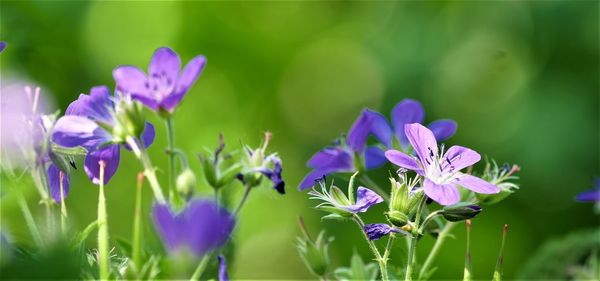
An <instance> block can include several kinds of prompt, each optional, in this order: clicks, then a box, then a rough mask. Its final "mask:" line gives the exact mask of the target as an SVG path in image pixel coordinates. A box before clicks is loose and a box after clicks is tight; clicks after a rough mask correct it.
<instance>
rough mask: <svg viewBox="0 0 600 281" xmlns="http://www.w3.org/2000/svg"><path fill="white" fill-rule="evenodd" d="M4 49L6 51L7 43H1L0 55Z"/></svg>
mask: <svg viewBox="0 0 600 281" xmlns="http://www.w3.org/2000/svg"><path fill="white" fill-rule="evenodd" d="M4 49H6V42H4V41H0V53H2V51H4Z"/></svg>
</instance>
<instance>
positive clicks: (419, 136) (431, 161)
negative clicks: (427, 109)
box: [385, 123, 500, 205]
mask: <svg viewBox="0 0 600 281" xmlns="http://www.w3.org/2000/svg"><path fill="white" fill-rule="evenodd" d="M404 128H405V134H406V136H407V138H408V140H409V142H410V144H411V145H412V147H413V148H414V149H415V152H416V154H417V156H418V159H415V158H413V157H412V156H409V155H407V154H405V153H403V152H400V151H397V150H388V151H386V152H385V156H386V157H387V159H388V160H389V161H390V162H392V163H393V164H395V165H398V166H400V167H402V168H405V169H409V170H413V171H415V172H417V174H419V175H421V176H423V177H424V178H425V179H424V181H423V189H424V191H425V194H427V196H429V197H430V198H431V199H433V200H434V201H436V202H438V203H439V204H441V205H452V204H455V203H457V202H458V201H459V200H460V194H459V192H458V189H456V185H460V186H463V187H465V188H467V189H470V190H472V191H474V192H477V193H483V194H493V193H498V192H500V189H499V188H498V187H497V186H495V185H493V184H491V183H489V182H486V181H484V180H483V179H481V178H478V177H475V176H472V175H469V174H464V173H461V172H460V170H462V169H464V168H466V167H469V166H471V165H473V164H475V163H477V162H479V160H481V156H480V155H479V154H478V153H477V152H475V151H473V150H471V149H469V148H466V147H462V146H457V145H455V146H452V147H450V149H448V151H446V153H445V154H443V153H444V152H443V150H442V152H441V153H438V147H437V141H436V139H435V136H434V134H433V132H432V131H431V130H430V129H428V128H426V127H424V126H423V125H421V124H418V123H413V124H407V125H405V127H404ZM442 154H443V155H442Z"/></svg>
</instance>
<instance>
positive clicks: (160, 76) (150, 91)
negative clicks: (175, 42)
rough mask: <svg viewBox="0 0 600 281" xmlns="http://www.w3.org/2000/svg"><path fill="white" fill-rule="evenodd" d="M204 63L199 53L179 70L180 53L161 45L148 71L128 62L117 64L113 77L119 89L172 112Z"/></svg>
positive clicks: (151, 106) (153, 106)
mask: <svg viewBox="0 0 600 281" xmlns="http://www.w3.org/2000/svg"><path fill="white" fill-rule="evenodd" d="M205 64H206V58H205V57H204V56H202V55H200V56H196V57H195V58H193V59H192V60H191V61H190V62H188V64H187V65H186V66H185V67H184V68H183V70H182V71H181V73H180V72H179V70H180V68H181V60H180V59H179V55H177V53H175V52H174V51H173V50H171V49H170V48H166V47H162V48H158V49H157V50H156V51H155V52H154V55H153V56H152V60H151V61H150V65H149V66H148V75H146V74H145V73H144V72H143V71H142V70H140V69H139V68H137V67H135V66H128V65H126V66H120V67H117V68H116V69H115V70H114V71H113V77H114V79H115V81H116V82H117V90H118V91H120V92H123V93H124V94H128V95H131V97H132V98H133V99H136V100H139V101H140V102H141V103H143V104H144V105H146V106H147V107H149V108H151V109H152V110H154V111H159V110H161V109H162V110H166V111H167V112H169V113H173V111H174V110H175V108H176V107H177V105H178V104H179V103H180V102H181V100H182V99H183V97H184V96H185V94H186V93H187V91H188V90H189V88H190V87H191V86H192V85H193V84H194V82H195V81H196V79H197V78H198V76H200V73H201V72H202V69H203V68H204V65H205Z"/></svg>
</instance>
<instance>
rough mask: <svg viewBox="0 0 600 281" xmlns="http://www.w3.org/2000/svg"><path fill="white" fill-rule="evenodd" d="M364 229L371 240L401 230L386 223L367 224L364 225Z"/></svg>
mask: <svg viewBox="0 0 600 281" xmlns="http://www.w3.org/2000/svg"><path fill="white" fill-rule="evenodd" d="M364 231H365V233H366V234H367V236H368V237H369V240H378V239H379V238H381V237H383V236H386V235H388V234H390V233H391V232H396V233H399V232H400V231H399V230H398V229H395V228H393V227H391V226H389V225H387V224H385V223H373V224H367V225H365V227H364Z"/></svg>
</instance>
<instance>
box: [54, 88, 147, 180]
mask: <svg viewBox="0 0 600 281" xmlns="http://www.w3.org/2000/svg"><path fill="white" fill-rule="evenodd" d="M118 99H119V97H115V98H113V97H112V96H111V94H110V91H109V89H108V88H107V87H106V86H97V87H93V88H92V89H91V90H90V94H89V95H85V94H81V95H79V98H78V99H77V100H75V101H73V102H72V103H71V104H70V105H69V107H68V108H67V110H66V112H65V113H66V115H65V116H63V117H61V118H60V119H58V121H57V122H56V124H55V126H54V128H53V131H52V141H53V142H55V143H56V144H58V145H61V146H64V147H77V146H81V147H83V148H85V149H86V150H87V151H88V154H87V155H86V158H85V161H84V170H85V172H86V173H87V175H88V177H89V178H90V180H91V181H92V182H93V183H94V184H99V183H100V166H99V164H98V163H99V162H100V161H104V163H106V167H105V170H104V184H106V183H108V181H109V180H110V179H111V178H112V176H113V175H114V174H115V173H116V171H117V168H118V167H119V161H120V159H121V157H120V153H121V146H120V143H121V142H123V140H116V139H114V136H113V134H112V133H113V132H112V131H110V130H111V128H113V127H114V126H115V125H116V123H117V122H118V121H117V118H116V115H115V114H116V113H115V103H116V102H117V101H118ZM154 134H155V133H154V126H152V124H150V123H149V122H146V124H145V128H144V132H143V133H142V136H141V141H142V144H143V145H144V146H145V147H148V146H150V145H151V144H152V142H153V141H154Z"/></svg>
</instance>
